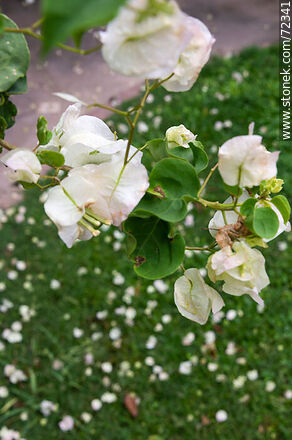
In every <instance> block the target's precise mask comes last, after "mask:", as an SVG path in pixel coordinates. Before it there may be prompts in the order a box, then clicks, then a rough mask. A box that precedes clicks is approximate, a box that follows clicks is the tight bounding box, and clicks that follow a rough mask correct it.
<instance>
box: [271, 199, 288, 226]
mask: <svg viewBox="0 0 292 440" xmlns="http://www.w3.org/2000/svg"><path fill="white" fill-rule="evenodd" d="M271 203H273V205H275V206H276V208H277V209H278V210H279V211H280V213H281V214H282V217H283V220H284V223H287V221H288V220H289V218H290V214H291V206H290V205H289V202H288V200H287V199H286V197H285V196H282V195H279V196H276V197H273V198H272V200H271Z"/></svg>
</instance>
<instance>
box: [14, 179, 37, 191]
mask: <svg viewBox="0 0 292 440" xmlns="http://www.w3.org/2000/svg"><path fill="white" fill-rule="evenodd" d="M17 183H20V185H22V187H23V188H24V189H31V188H34V187H35V184H34V183H30V182H24V181H23V180H19V181H18V182H17Z"/></svg>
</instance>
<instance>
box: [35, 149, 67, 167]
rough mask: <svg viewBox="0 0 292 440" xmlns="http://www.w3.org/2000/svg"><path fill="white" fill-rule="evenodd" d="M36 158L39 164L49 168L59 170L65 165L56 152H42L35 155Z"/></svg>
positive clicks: (60, 155) (62, 157) (61, 156)
mask: <svg viewBox="0 0 292 440" xmlns="http://www.w3.org/2000/svg"><path fill="white" fill-rule="evenodd" d="M37 157H38V159H39V161H40V163H41V164H46V165H49V166H50V167H56V168H60V167H62V166H63V165H64V163H65V158H64V156H63V154H61V153H58V152H57V151H50V150H43V151H40V152H39V153H37Z"/></svg>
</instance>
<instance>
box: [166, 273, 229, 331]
mask: <svg viewBox="0 0 292 440" xmlns="http://www.w3.org/2000/svg"><path fill="white" fill-rule="evenodd" d="M174 301H175V304H176V306H177V308H178V310H179V312H180V313H181V314H182V315H183V316H184V317H186V318H188V319H190V320H192V321H195V322H198V323H199V324H201V325H203V324H205V323H206V322H207V320H208V317H209V314H210V311H211V309H212V312H213V313H217V312H218V311H219V310H220V309H221V308H222V307H223V306H224V302H223V300H222V298H221V296H220V295H219V293H217V292H216V290H214V289H213V288H212V287H210V286H208V284H206V283H205V281H204V280H203V278H202V276H201V274H200V272H199V270H198V269H187V270H186V271H185V272H184V275H183V276H182V277H180V278H179V279H178V280H176V282H175V285H174Z"/></svg>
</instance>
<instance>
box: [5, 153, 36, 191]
mask: <svg viewBox="0 0 292 440" xmlns="http://www.w3.org/2000/svg"><path fill="white" fill-rule="evenodd" d="M1 161H2V162H3V163H4V165H6V166H7V167H8V168H10V170H9V172H8V176H9V178H10V179H11V180H13V181H17V180H20V181H23V182H28V183H36V182H37V181H38V179H39V177H40V172H41V169H42V166H41V164H40V161H39V160H38V158H37V157H36V155H35V154H34V153H33V152H32V151H29V150H20V149H15V150H12V151H9V153H7V154H5V155H4V156H2V158H1Z"/></svg>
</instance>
